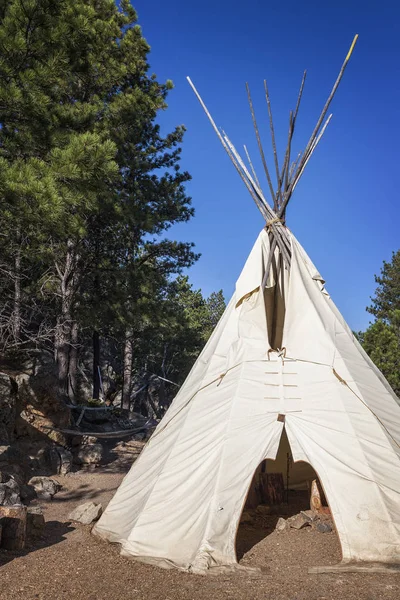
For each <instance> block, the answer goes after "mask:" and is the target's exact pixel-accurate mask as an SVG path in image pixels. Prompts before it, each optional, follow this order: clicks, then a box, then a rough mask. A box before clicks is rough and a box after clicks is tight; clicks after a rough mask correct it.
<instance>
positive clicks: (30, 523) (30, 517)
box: [26, 506, 46, 538]
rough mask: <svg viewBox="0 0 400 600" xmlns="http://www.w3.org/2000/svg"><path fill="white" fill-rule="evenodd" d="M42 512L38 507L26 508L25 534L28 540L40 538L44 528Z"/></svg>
mask: <svg viewBox="0 0 400 600" xmlns="http://www.w3.org/2000/svg"><path fill="white" fill-rule="evenodd" d="M45 524H46V523H45V520H44V516H43V511H42V509H41V508H40V506H30V507H28V510H27V514H26V533H27V536H28V537H30V538H40V537H42V535H43V532H44V528H45Z"/></svg>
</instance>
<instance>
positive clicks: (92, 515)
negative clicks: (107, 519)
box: [68, 502, 103, 525]
mask: <svg viewBox="0 0 400 600" xmlns="http://www.w3.org/2000/svg"><path fill="white" fill-rule="evenodd" d="M102 512H103V507H102V506H101V504H95V503H94V502H85V504H81V505H80V506H78V507H77V508H75V510H73V511H72V512H71V513H70V514H69V515H68V518H69V519H71V521H77V522H78V523H82V524H83V525H90V523H93V522H94V521H97V520H98V519H100V517H101V513H102Z"/></svg>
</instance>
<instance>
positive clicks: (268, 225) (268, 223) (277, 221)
mask: <svg viewBox="0 0 400 600" xmlns="http://www.w3.org/2000/svg"><path fill="white" fill-rule="evenodd" d="M275 223H282V225H283V219H280V218H279V217H274V218H273V219H269V220H268V221H267V229H268V231H269V230H270V229H271V227H272V225H274V224H275Z"/></svg>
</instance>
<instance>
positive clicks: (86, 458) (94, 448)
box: [75, 444, 103, 465]
mask: <svg viewBox="0 0 400 600" xmlns="http://www.w3.org/2000/svg"><path fill="white" fill-rule="evenodd" d="M102 458H103V446H102V445H101V444H87V445H85V446H81V447H80V448H79V450H78V452H77V454H76V456H75V462H76V463H77V464H78V465H98V464H100V462H101V460H102Z"/></svg>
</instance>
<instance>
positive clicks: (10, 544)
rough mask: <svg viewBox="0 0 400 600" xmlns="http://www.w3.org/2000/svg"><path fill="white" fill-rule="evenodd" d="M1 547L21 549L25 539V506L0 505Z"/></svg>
mask: <svg viewBox="0 0 400 600" xmlns="http://www.w3.org/2000/svg"><path fill="white" fill-rule="evenodd" d="M0 520H1V525H2V540H1V545H2V548H5V549H6V550H23V548H24V547H25V540H26V506H0Z"/></svg>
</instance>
